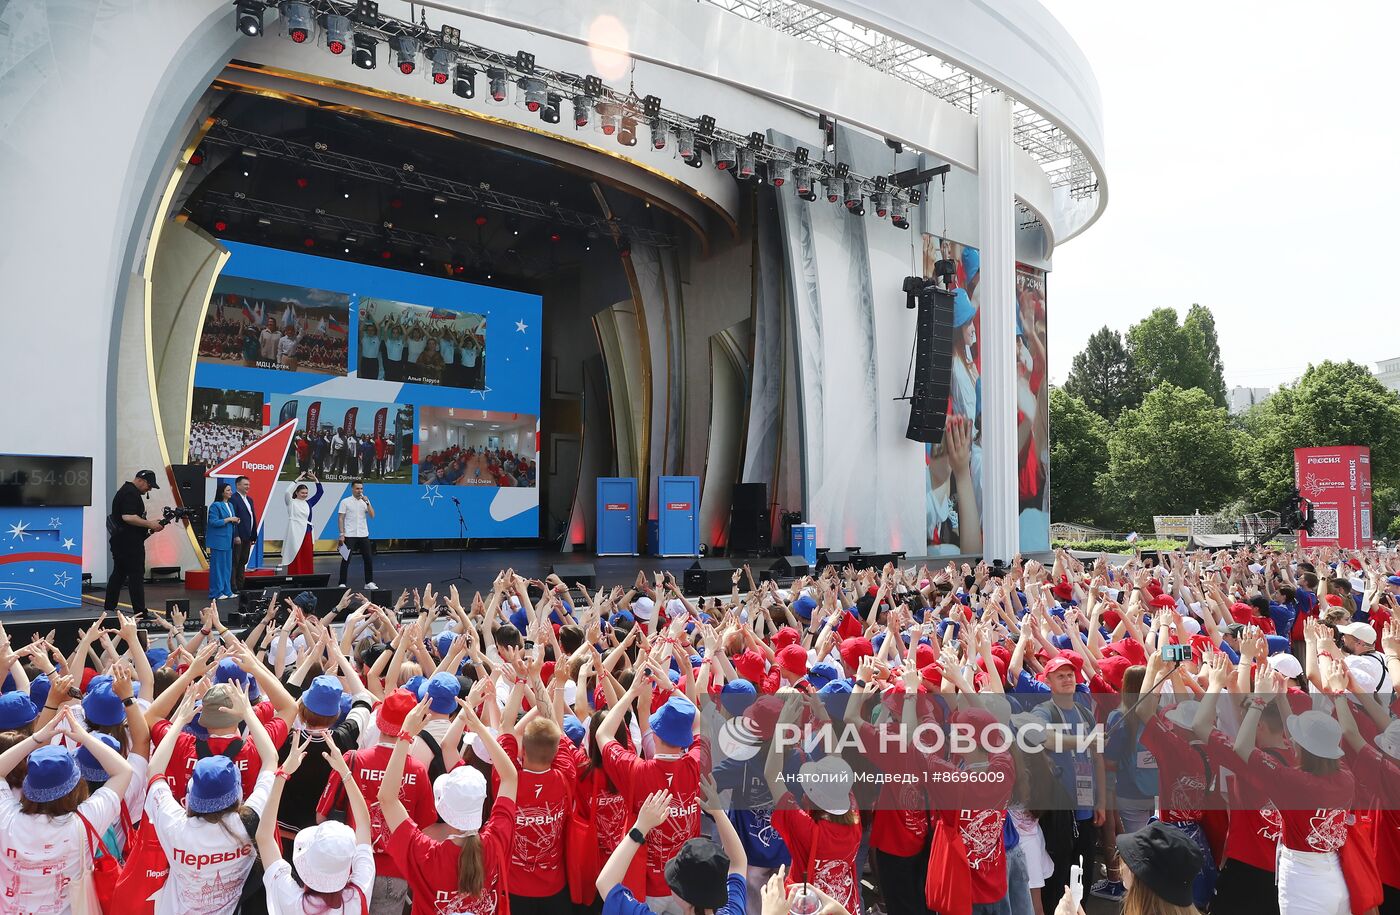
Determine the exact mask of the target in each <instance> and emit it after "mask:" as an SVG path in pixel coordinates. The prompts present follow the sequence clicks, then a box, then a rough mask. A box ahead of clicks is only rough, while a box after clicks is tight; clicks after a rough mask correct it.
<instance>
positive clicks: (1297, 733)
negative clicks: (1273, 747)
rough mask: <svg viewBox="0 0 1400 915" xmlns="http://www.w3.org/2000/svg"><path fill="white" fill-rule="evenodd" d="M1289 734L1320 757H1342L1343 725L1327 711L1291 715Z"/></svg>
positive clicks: (1299, 744)
mask: <svg viewBox="0 0 1400 915" xmlns="http://www.w3.org/2000/svg"><path fill="white" fill-rule="evenodd" d="M1288 736H1289V737H1292V738H1293V740H1294V741H1295V742H1296V743H1297V744H1298V746H1300V747H1302V748H1303V749H1304V750H1307V751H1308V752H1309V753H1311V754H1312V755H1314V756H1316V757H1317V758H1319V759H1341V757H1342V726H1341V725H1340V724H1338V723H1337V719H1335V718H1333V717H1332V716H1331V715H1328V714H1327V713H1326V712H1319V711H1311V712H1304V713H1303V714H1301V715H1289V716H1288Z"/></svg>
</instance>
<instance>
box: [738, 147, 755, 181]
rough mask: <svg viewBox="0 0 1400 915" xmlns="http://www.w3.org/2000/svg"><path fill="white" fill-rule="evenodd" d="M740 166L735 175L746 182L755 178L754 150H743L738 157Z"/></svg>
mask: <svg viewBox="0 0 1400 915" xmlns="http://www.w3.org/2000/svg"><path fill="white" fill-rule="evenodd" d="M737 162H738V166H737V167H736V168H735V170H734V175H735V176H736V177H738V178H740V179H742V180H744V181H748V180H749V179H751V178H753V177H754V174H755V171H754V158H753V150H752V149H747V148H746V149H741V150H739V155H738V159H737Z"/></svg>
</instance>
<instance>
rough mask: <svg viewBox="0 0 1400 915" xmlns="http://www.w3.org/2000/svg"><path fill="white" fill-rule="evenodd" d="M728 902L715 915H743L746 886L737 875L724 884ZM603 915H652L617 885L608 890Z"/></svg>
mask: <svg viewBox="0 0 1400 915" xmlns="http://www.w3.org/2000/svg"><path fill="white" fill-rule="evenodd" d="M726 887H727V889H728V895H729V901H728V902H726V903H725V904H724V905H722V906H720V907H719V908H717V909H715V915H745V913H744V910H745V908H747V906H748V885H747V884H746V883H745V882H744V878H743V877H742V876H740V875H739V874H730V875H729V880H728V881H727V883H726ZM603 915H653V913H652V911H651V909H649V908H647V907H646V905H645V904H644V903H641V902H638V901H637V897H636V896H633V895H632V892H631V890H629V889H627V887H625V886H623V885H622V884H621V883H619V884H618V885H617V886H615V887H613V888H612V889H610V890H608V895H607V897H606V898H604V899H603Z"/></svg>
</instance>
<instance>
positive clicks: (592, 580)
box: [549, 562, 598, 591]
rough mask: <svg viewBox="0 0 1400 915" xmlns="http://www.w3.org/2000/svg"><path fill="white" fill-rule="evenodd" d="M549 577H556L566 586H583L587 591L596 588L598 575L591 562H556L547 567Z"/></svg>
mask: <svg viewBox="0 0 1400 915" xmlns="http://www.w3.org/2000/svg"><path fill="white" fill-rule="evenodd" d="M549 573H550V574H551V575H558V576H559V580H560V581H562V582H563V583H564V584H566V585H571V586H572V585H583V586H584V587H585V588H587V589H588V590H589V591H592V590H593V589H594V588H595V587H597V584H596V583H597V580H598V573H597V572H595V571H594V570H593V563H591V562H556V563H555V564H554V565H552V566H550V567H549Z"/></svg>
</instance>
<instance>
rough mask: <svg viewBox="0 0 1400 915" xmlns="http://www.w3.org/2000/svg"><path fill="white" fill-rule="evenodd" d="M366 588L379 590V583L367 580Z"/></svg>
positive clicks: (367, 589)
mask: <svg viewBox="0 0 1400 915" xmlns="http://www.w3.org/2000/svg"><path fill="white" fill-rule="evenodd" d="M365 590H366V591H378V590H379V585H376V584H375V583H374V582H372V581H367V582H365Z"/></svg>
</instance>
